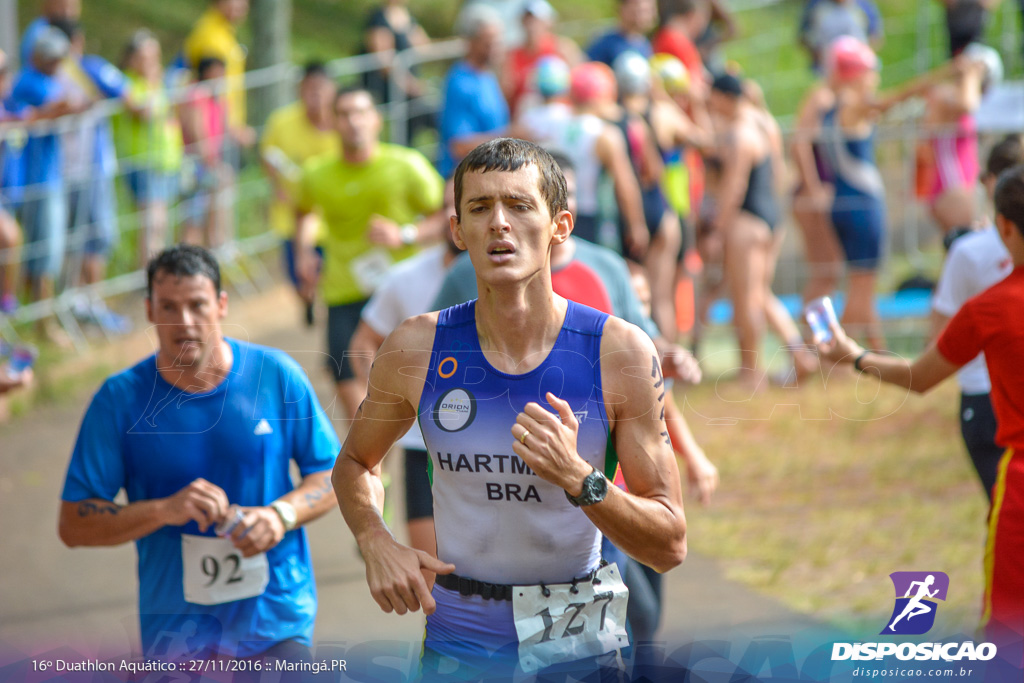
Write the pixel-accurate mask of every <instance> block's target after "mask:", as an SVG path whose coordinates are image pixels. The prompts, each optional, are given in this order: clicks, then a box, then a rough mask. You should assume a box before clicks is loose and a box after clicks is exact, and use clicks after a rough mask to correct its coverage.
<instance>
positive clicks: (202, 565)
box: [181, 534, 270, 605]
mask: <svg viewBox="0 0 1024 683" xmlns="http://www.w3.org/2000/svg"><path fill="white" fill-rule="evenodd" d="M181 563H182V566H183V567H184V571H185V575H184V577H183V582H182V583H183V584H184V587H185V601H186V602H191V603H194V604H196V605H219V604H221V603H223V602H233V601H235V600H244V599H245V598H254V597H256V596H257V595H261V594H262V593H263V591H264V590H266V588H267V584H268V583H269V582H270V571H269V567H268V564H267V555H266V553H260V554H259V555H253V556H252V557H242V551H240V550H239V549H238V548H236V547H235V546H234V545H233V544H232V543H231V541H229V540H228V539H226V538H211V537H209V536H193V535H191V534H182V535H181Z"/></svg>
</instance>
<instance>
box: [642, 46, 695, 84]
mask: <svg viewBox="0 0 1024 683" xmlns="http://www.w3.org/2000/svg"><path fill="white" fill-rule="evenodd" d="M651 71H653V72H654V76H655V77H656V78H657V79H658V80H659V81H660V82H661V85H662V87H663V88H665V91H666V92H667V93H668V94H670V95H675V94H682V93H686V92H688V91H689V90H690V72H689V71H687V70H686V67H685V66H684V65H683V63H682V62H681V61H679V58H678V57H676V56H675V55H670V54H667V53H664V52H660V53H658V54H656V55H654V56H653V57H651Z"/></svg>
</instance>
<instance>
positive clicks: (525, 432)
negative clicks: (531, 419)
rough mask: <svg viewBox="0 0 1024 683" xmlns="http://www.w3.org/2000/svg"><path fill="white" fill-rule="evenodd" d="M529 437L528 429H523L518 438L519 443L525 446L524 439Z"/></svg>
mask: <svg viewBox="0 0 1024 683" xmlns="http://www.w3.org/2000/svg"><path fill="white" fill-rule="evenodd" d="M529 435H530V430H529V429H524V430H523V433H522V435H521V436H520V437H519V443H521V444H523V445H524V446H525V445H526V437H528V436H529Z"/></svg>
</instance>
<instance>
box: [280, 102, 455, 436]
mask: <svg viewBox="0 0 1024 683" xmlns="http://www.w3.org/2000/svg"><path fill="white" fill-rule="evenodd" d="M334 112H335V117H336V121H337V127H338V133H339V136H340V138H341V153H340V154H337V155H331V156H328V157H318V158H316V159H313V160H312V161H310V162H309V163H307V164H306V166H305V167H304V168H303V172H302V178H301V180H300V182H299V190H298V194H297V202H296V204H297V206H298V212H299V217H298V219H297V223H296V231H295V250H296V269H297V270H298V275H299V280H300V282H302V283H303V284H304V285H305V286H310V284H311V283H313V282H315V281H316V278H317V268H318V260H317V257H316V254H315V252H314V251H313V249H312V248H311V247H310V246H309V245H310V241H309V238H308V237H307V236H306V233H307V231H308V230H309V221H308V220H306V218H307V217H308V214H310V213H312V212H313V211H317V212H318V213H319V214H320V216H321V218H322V220H323V225H324V234H323V238H322V240H321V244H322V245H323V248H324V260H323V272H322V275H321V276H320V293H321V295H322V296H323V299H324V302H326V304H327V306H328V318H327V347H328V353H329V356H330V359H329V361H328V364H329V367H330V369H331V370H332V371H333V372H334V379H335V381H336V382H337V392H338V398H339V399H340V401H341V404H342V406H343V407H344V409H345V411H346V416H347V417H349V418H353V417H355V413H356V407H357V406H358V403H359V401H360V400H361V399H362V397H363V395H364V394H365V387H360V385H359V382H358V381H357V380H356V379H355V375H354V373H353V370H352V364H351V361H350V359H349V358H348V357H347V354H346V352H347V350H348V347H349V341H350V340H351V339H352V334H353V333H354V332H355V329H356V326H357V325H358V324H359V314H360V313H361V311H362V309H363V305H364V304H365V303H366V301H367V299H369V298H370V295H371V294H373V291H374V289H375V288H376V286H377V284H378V282H379V281H380V280H381V278H382V277H383V275H384V274H385V272H386V271H387V269H388V267H389V266H390V265H391V264H392V263H394V262H396V261H400V260H401V259H404V258H406V257H408V256H410V255H412V254H413V253H414V252H415V251H416V245H417V244H418V243H420V242H425V241H429V240H430V239H433V238H436V237H438V236H440V234H441V233H440V228H441V226H443V225H444V221H440V220H436V216H429V218H432V219H434V220H423V221H422V227H423V228H424V229H422V230H421V229H420V227H417V225H415V222H416V221H417V220H420V219H421V218H422V217H424V216H428V215H429V214H434V213H436V212H438V211H439V210H441V208H442V200H443V196H444V181H443V180H442V178H441V176H440V175H438V173H437V171H435V170H434V167H433V165H431V163H430V162H429V161H428V160H427V159H426V157H424V156H423V155H422V154H420V153H419V152H417V151H415V150H412V149H409V148H406V147H401V146H399V145H391V144H386V143H382V142H380V140H379V137H380V131H381V125H382V122H381V117H380V114H379V113H378V112H377V109H376V107H375V106H374V102H373V97H372V96H371V95H370V93H369V92H367V91H366V90H364V89H362V88H349V89H345V90H342V91H341V92H340V93H338V96H337V98H336V99H335V107H334ZM428 225H429V226H434V227H432V228H431V229H426V228H427V226H428Z"/></svg>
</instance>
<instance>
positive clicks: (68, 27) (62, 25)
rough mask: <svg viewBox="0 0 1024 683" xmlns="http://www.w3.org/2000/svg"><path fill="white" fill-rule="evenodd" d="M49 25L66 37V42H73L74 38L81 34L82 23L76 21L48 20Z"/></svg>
mask: <svg viewBox="0 0 1024 683" xmlns="http://www.w3.org/2000/svg"><path fill="white" fill-rule="evenodd" d="M49 23H50V26H52V27H54V28H55V29H58V30H59V31H60V32H61V33H63V34H64V35H65V36H67V39H68V40H74V38H75V36H77V35H79V34H80V33H82V23H81V22H80V21H78V20H77V19H50V22H49Z"/></svg>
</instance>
